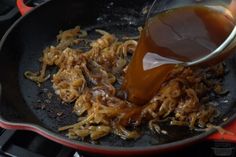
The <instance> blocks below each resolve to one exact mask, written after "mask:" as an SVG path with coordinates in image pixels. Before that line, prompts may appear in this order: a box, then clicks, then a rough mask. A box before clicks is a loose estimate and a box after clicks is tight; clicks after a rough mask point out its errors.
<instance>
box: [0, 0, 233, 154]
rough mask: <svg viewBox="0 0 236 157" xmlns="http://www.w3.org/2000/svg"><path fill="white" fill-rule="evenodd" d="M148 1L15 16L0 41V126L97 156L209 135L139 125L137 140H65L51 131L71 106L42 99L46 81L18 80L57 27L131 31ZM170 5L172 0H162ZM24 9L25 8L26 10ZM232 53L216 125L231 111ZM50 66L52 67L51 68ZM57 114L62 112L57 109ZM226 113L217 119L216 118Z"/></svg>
mask: <svg viewBox="0 0 236 157" xmlns="http://www.w3.org/2000/svg"><path fill="white" fill-rule="evenodd" d="M149 2H150V1H147V0H137V1H135V2H134V1H127V0H116V1H113V0H96V1H92V0H52V1H48V2H46V3H44V4H42V5H41V6H39V7H37V8H35V9H34V10H33V11H31V12H30V13H28V14H26V15H25V16H24V17H22V18H20V19H19V20H18V21H17V22H16V23H15V24H14V25H13V26H12V27H11V28H10V29H9V30H8V31H7V33H6V34H5V36H4V37H3V39H2V41H1V44H0V83H1V84H0V126H1V127H4V128H8V129H25V130H31V131H34V132H37V133H39V134H41V135H43V136H45V137H47V138H49V139H51V140H53V141H56V142H58V143H61V144H64V145H66V146H69V147H73V148H76V149H79V150H82V151H85V152H90V153H97V154H115V155H121V154H123V155H130V154H147V153H153V152H163V151H170V150H173V149H177V148H179V147H183V146H186V145H189V144H191V143H194V142H196V141H199V140H200V139H203V138H205V137H207V136H208V135H210V134H212V133H213V132H214V130H211V131H208V132H195V131H191V130H189V129H188V128H185V127H174V126H169V125H167V124H165V123H163V124H161V125H162V127H163V129H165V130H167V131H168V135H154V134H152V133H150V132H149V131H148V129H147V128H143V132H144V133H143V135H142V136H141V137H140V138H139V139H137V140H128V141H124V140H121V139H120V138H119V137H117V136H115V135H110V136H108V137H105V138H102V139H101V140H99V142H97V143H91V142H90V141H89V140H85V141H80V140H70V139H68V138H67V137H66V136H65V133H64V132H63V133H60V132H58V131H57V128H58V127H59V126H63V125H66V124H72V123H74V122H75V121H76V116H75V115H73V114H71V110H72V105H70V104H68V105H65V104H61V103H60V100H59V99H58V97H57V96H56V95H53V97H52V99H51V100H48V98H47V93H48V92H49V91H51V92H52V93H53V90H52V88H51V83H50V81H47V82H46V83H44V84H43V85H42V86H41V87H40V88H38V87H37V86H36V84H35V83H33V82H32V81H29V80H27V79H25V78H24V76H23V73H24V72H25V71H26V70H32V71H38V70H39V67H40V64H39V62H38V58H39V57H40V56H41V54H42V50H43V49H44V48H45V47H46V46H48V45H50V44H53V43H55V41H56V40H55V39H56V35H57V34H58V32H59V31H60V30H66V29H69V28H72V27H74V26H76V25H80V26H81V27H82V28H84V29H86V30H87V31H88V32H89V33H90V37H91V38H96V37H98V35H97V34H96V33H93V30H94V28H101V29H104V30H107V31H109V32H112V33H114V34H116V35H118V36H123V35H126V36H128V35H136V34H137V33H138V32H137V27H138V26H141V25H143V24H144V20H145V15H142V9H143V8H144V7H145V6H147V5H148V4H150V3H149ZM165 2H166V3H171V2H172V0H169V1H168V0H166V1H165ZM26 10H27V9H26ZM235 59H236V58H235V57H232V58H231V59H229V60H228V61H227V62H226V64H227V68H228V69H229V73H228V74H227V75H226V76H225V79H224V86H225V88H227V89H228V90H229V91H230V93H229V94H228V95H226V96H225V97H223V98H217V99H216V100H215V101H218V102H219V105H218V106H217V107H218V109H219V110H220V111H221V115H220V117H219V118H218V120H216V121H215V124H217V125H225V124H227V123H229V122H230V121H231V120H233V119H234V118H235V116H236V115H235V113H236V106H235V105H234V104H235V101H236V88H235V81H236V70H235V68H236V64H235ZM50 70H52V71H53V70H54V69H53V68H52V69H50ZM59 112H63V115H62V116H58V114H57V113H59ZM225 117H228V120H227V121H225V122H222V120H221V119H223V118H225Z"/></svg>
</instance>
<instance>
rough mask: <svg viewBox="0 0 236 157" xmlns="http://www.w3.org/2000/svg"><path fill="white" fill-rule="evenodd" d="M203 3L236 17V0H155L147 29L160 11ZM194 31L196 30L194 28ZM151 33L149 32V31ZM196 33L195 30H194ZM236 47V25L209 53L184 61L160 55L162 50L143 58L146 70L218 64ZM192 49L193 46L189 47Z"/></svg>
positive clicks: (149, 53) (226, 14) (150, 11)
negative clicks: (164, 66)
mask: <svg viewBox="0 0 236 157" xmlns="http://www.w3.org/2000/svg"><path fill="white" fill-rule="evenodd" d="M193 5H202V6H205V7H209V8H214V9H216V10H218V11H220V12H222V13H224V16H227V17H228V18H231V19H232V20H234V25H235V19H236V0H193V1H190V0H155V1H154V2H153V4H152V6H151V7H150V10H149V13H148V17H147V19H148V20H147V22H146V26H145V27H146V29H148V27H149V21H150V19H151V18H152V17H153V16H155V15H157V14H160V13H163V12H166V11H168V10H173V9H175V8H183V7H185V6H193ZM193 31H194V30H193ZM148 33H149V32H148ZM193 33H194V32H193ZM235 47H236V27H235V26H234V28H232V30H231V33H230V34H229V35H228V36H227V37H226V38H225V39H224V41H223V42H222V43H221V44H220V45H218V47H216V48H214V49H212V50H211V51H209V52H208V53H207V54H205V55H202V56H198V57H195V58H191V60H187V61H183V60H178V59H176V58H172V57H171V56H168V57H166V56H163V55H160V52H153V51H152V52H148V53H146V55H145V56H144V58H143V68H144V70H150V69H152V68H155V67H158V66H161V65H163V64H182V65H184V66H192V65H197V64H201V63H211V64H216V63H218V62H220V61H222V60H223V59H224V58H226V57H227V56H228V55H229V54H231V53H232V52H233V49H234V48H235ZM189 48H190V49H191V47H189Z"/></svg>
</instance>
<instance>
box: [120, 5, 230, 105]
mask: <svg viewBox="0 0 236 157" xmlns="http://www.w3.org/2000/svg"><path fill="white" fill-rule="evenodd" d="M222 8H223V7H222V6H188V7H182V8H177V9H173V10H169V11H167V12H164V13H161V14H158V15H156V16H154V17H152V18H150V19H149V20H148V22H147V23H146V26H145V28H144V30H143V32H142V34H141V37H140V39H139V42H138V46H137V48H136V51H135V53H134V56H133V58H132V60H131V63H130V64H129V67H128V70H127V73H126V76H125V80H124V83H123V90H125V91H126V92H127V94H128V100H129V101H131V102H134V103H136V104H141V105H142V104H145V103H146V102H147V101H149V100H150V99H151V98H152V97H153V96H154V95H155V94H156V93H157V92H158V90H159V89H160V86H161V84H162V83H163V81H164V80H165V79H166V77H167V76H168V74H169V73H170V72H171V71H172V70H173V69H174V68H175V66H176V64H178V63H181V62H185V61H192V60H194V59H197V58H199V57H203V56H205V55H207V54H209V53H210V52H212V51H213V50H215V49H216V48H217V47H218V46H219V45H220V44H221V43H222V42H223V41H224V40H225V39H226V38H227V36H228V35H229V34H230V33H231V31H232V30H233V28H234V21H233V19H231V17H230V16H229V15H227V14H225V13H226V12H227V11H225V10H226V8H223V9H222Z"/></svg>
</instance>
